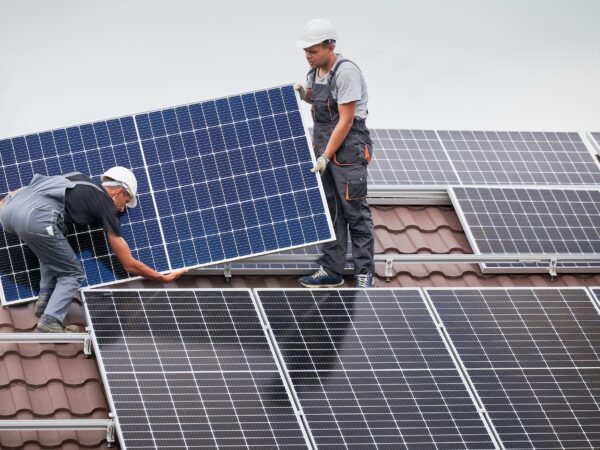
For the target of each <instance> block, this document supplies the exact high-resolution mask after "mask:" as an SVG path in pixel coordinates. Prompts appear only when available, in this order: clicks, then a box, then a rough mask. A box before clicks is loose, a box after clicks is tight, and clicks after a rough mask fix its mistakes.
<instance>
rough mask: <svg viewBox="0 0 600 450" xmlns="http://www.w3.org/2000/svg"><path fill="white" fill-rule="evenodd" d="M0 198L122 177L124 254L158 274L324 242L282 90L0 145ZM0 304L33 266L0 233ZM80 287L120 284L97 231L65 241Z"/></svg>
mask: <svg viewBox="0 0 600 450" xmlns="http://www.w3.org/2000/svg"><path fill="white" fill-rule="evenodd" d="M0 157H1V158H2V160H1V163H2V175H3V178H2V177H0V195H4V194H6V193H7V192H8V191H10V190H14V189H16V188H18V187H20V186H23V185H26V184H28V183H29V181H30V180H31V178H32V177H33V174H34V173H42V174H47V175H58V174H61V173H66V172H70V171H73V170H77V171H81V172H83V173H85V174H88V175H90V176H92V177H94V178H96V179H98V177H99V175H100V174H102V173H103V172H104V171H105V170H107V169H108V168H110V167H112V166H114V165H123V166H126V167H130V168H132V169H133V171H134V173H135V174H136V177H137V178H138V182H139V185H140V186H139V191H140V198H139V204H140V207H139V208H136V209H132V210H130V211H129V213H128V214H127V217H126V218H125V220H124V227H123V228H124V230H123V235H124V237H125V238H126V239H127V241H128V242H129V243H130V245H131V246H132V249H133V251H134V256H135V257H136V258H138V259H140V260H141V261H142V262H144V263H146V264H148V265H150V266H151V267H154V268H156V269H157V270H159V271H164V270H168V269H176V268H181V267H199V266H204V265H208V264H215V263H219V262H224V261H234V260H238V259H241V258H245V257H249V256H256V255H261V254H265V253H271V252H274V251H278V250H286V249H291V248H297V247H302V246H305V245H311V244H316V243H318V242H324V241H327V240H330V239H331V238H332V236H333V235H334V234H333V228H332V225H331V220H330V218H329V215H328V213H327V210H326V206H325V198H324V196H323V194H322V189H321V187H320V179H319V177H318V176H317V175H315V174H312V173H310V168H311V167H312V163H313V161H314V156H313V155H312V151H311V150H310V148H309V146H308V141H307V138H306V132H305V128H304V125H303V122H302V118H301V115H300V111H299V107H298V100H297V97H296V94H295V92H294V90H293V88H292V86H284V87H282V88H274V89H269V90H263V91H257V92H251V93H247V94H242V95H237V96H232V97H227V98H222V99H217V100H210V101H206V102H201V103H195V104H190V105H184V106H180V107H176V108H168V109H164V110H161V111H155V112H151V113H145V114H138V115H136V116H135V118H134V117H124V118H120V119H114V120H109V121H103V122H98V123H94V124H89V125H81V126H79V127H71V128H67V129H64V130H55V131H52V132H46V133H39V134H33V135H29V136H25V137H18V138H12V139H6V140H3V141H0ZM2 239H4V242H0V244H2V245H1V246H0V261H1V264H2V265H0V272H1V274H0V278H1V281H2V288H3V296H2V297H3V301H4V302H11V303H14V302H16V301H24V300H28V299H31V298H32V297H33V296H34V295H35V294H36V291H37V285H38V280H39V274H38V271H39V269H38V264H37V259H36V258H35V257H34V256H33V255H32V254H31V253H30V252H29V251H28V250H27V249H26V248H25V247H24V246H23V245H21V244H20V243H19V241H18V240H17V239H15V238H14V237H11V236H8V235H6V234H5V233H4V232H2ZM70 242H71V243H72V244H73V245H74V248H75V249H76V252H77V253H78V256H79V257H80V259H81V260H82V262H83V264H84V268H85V270H86V275H87V284H88V285H97V284H104V283H106V282H110V281H114V280H116V279H119V278H123V277H127V274H126V273H125V271H124V270H123V269H122V267H121V266H120V265H119V263H118V261H116V259H115V258H114V257H112V256H110V252H109V250H108V246H107V243H106V240H105V238H104V235H103V233H102V231H101V230H99V229H97V230H91V231H90V230H87V227H86V230H84V231H78V232H77V233H76V234H73V235H71V237H70Z"/></svg>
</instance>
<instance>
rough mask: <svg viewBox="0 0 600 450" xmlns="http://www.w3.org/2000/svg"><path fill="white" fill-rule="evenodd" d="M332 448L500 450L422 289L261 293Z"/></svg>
mask: <svg viewBox="0 0 600 450" xmlns="http://www.w3.org/2000/svg"><path fill="white" fill-rule="evenodd" d="M255 292H256V294H257V296H258V299H259V301H260V304H261V305H262V308H263V309H264V311H265V314H266V317H267V320H268V323H269V327H270V328H271V330H272V331H273V334H274V337H275V341H276V343H277V347H278V349H279V351H280V352H281V355H282V357H283V361H284V363H285V366H286V369H287V371H288V373H289V376H290V379H291V381H292V384H293V387H294V390H295V392H296V394H297V396H298V398H299V400H300V405H301V407H302V410H303V412H304V415H305V416H306V418H307V421H308V426H309V428H310V430H311V433H312V435H313V437H314V439H315V442H316V444H317V446H319V447H325V448H407V449H409V448H444V449H446V448H447V449H458V448H480V449H481V448H494V444H493V443H492V441H491V439H490V436H489V433H488V431H487V429H486V427H485V425H484V423H483V421H482V419H481V417H480V416H479V414H478V413H477V410H476V409H475V406H474V403H473V401H472V399H471V398H470V396H469V393H468V392H467V389H466V388H465V385H464V383H463V380H462V378H461V376H460V374H459V372H458V370H457V369H456V367H455V365H454V362H453V360H452V357H451V356H450V354H449V352H448V349H447V348H446V346H445V344H444V341H443V340H442V338H441V336H440V334H439V332H438V330H437V329H436V327H435V324H434V323H433V320H432V318H431V316H430V314H429V312H428V310H427V307H426V305H425V303H424V301H423V299H422V297H421V294H420V291H418V290H410V289H406V290H403V289H395V290H390V289H369V290H353V289H344V290H331V289H325V290H318V291H310V290H308V291H307V290H293V289H287V290H266V289H258V290H256V291H255Z"/></svg>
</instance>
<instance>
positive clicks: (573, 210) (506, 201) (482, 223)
mask: <svg viewBox="0 0 600 450" xmlns="http://www.w3.org/2000/svg"><path fill="white" fill-rule="evenodd" d="M450 196H451V198H452V201H453V204H454V207H455V208H456V210H457V212H458V215H459V217H460V219H461V222H462V224H463V227H464V229H465V231H466V233H467V236H468V238H469V241H470V243H471V246H472V247H473V250H474V252H475V253H481V254H517V255H518V254H521V255H528V254H545V255H549V256H559V257H560V255H584V256H585V255H589V256H590V257H594V256H596V255H598V254H600V191H599V190H591V189H590V190H587V189H574V188H561V189H559V188H547V189H545V188H524V187H523V188H518V187H482V186H477V187H475V186H474V187H453V188H451V189H450ZM485 267H487V268H494V267H499V268H502V267H513V268H516V269H518V268H522V267H529V268H535V267H541V265H538V264H536V263H531V264H529V263H527V264H486V265H485ZM547 267H548V266H547V265H546V266H545V267H543V269H545V270H547ZM558 267H562V268H570V269H571V270H577V269H578V268H582V269H586V270H593V269H598V268H600V265H598V264H597V263H587V264H586V263H560V262H559V265H558Z"/></svg>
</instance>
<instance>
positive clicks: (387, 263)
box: [384, 258, 394, 281]
mask: <svg viewBox="0 0 600 450" xmlns="http://www.w3.org/2000/svg"><path fill="white" fill-rule="evenodd" d="M393 263H394V260H393V259H392V258H386V260H385V273H384V275H385V279H386V281H391V280H392V276H393V275H394V274H393V272H392V265H393Z"/></svg>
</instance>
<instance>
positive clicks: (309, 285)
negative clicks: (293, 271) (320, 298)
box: [300, 280, 344, 289]
mask: <svg viewBox="0 0 600 450" xmlns="http://www.w3.org/2000/svg"><path fill="white" fill-rule="evenodd" d="M300 284H301V285H302V286H304V287H305V288H309V289H320V288H334V287H339V286H341V285H343V284H344V280H342V282H341V283H337V284H304V283H303V282H302V281H301V282H300Z"/></svg>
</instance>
